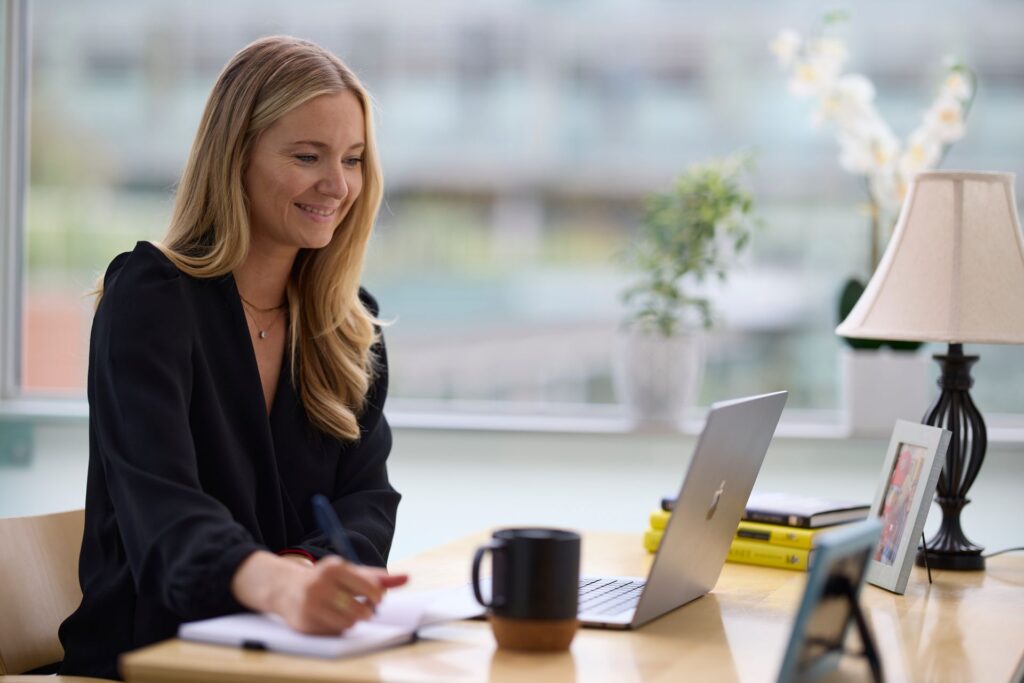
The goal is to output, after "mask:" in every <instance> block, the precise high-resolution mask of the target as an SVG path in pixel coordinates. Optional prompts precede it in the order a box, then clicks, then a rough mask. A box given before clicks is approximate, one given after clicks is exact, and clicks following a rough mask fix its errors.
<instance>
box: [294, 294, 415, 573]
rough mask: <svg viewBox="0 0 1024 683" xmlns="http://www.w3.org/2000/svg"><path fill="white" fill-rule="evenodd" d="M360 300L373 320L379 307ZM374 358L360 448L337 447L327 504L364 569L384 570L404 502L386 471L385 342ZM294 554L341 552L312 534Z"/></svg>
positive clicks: (388, 440)
mask: <svg viewBox="0 0 1024 683" xmlns="http://www.w3.org/2000/svg"><path fill="white" fill-rule="evenodd" d="M360 294H361V296H362V298H363V302H364V304H365V305H366V306H367V308H368V309H369V310H370V312H371V313H372V314H373V315H375V316H376V315H377V302H376V301H375V300H374V299H373V297H371V296H370V295H369V294H367V293H366V292H365V291H361V292H360ZM374 352H375V354H376V356H377V374H376V377H375V378H374V381H373V384H372V385H371V387H370V390H369V392H368V393H367V396H366V408H365V410H364V412H363V415H362V416H361V417H360V419H359V423H360V425H361V431H362V435H361V437H360V439H359V441H358V442H356V443H350V444H343V445H342V446H341V449H340V454H339V457H340V458H341V460H340V462H339V463H338V468H337V475H336V477H335V481H334V494H333V496H332V497H331V503H332V505H333V506H334V510H335V511H336V512H337V513H338V518H339V519H340V520H341V522H342V524H343V525H344V526H345V530H346V531H347V532H348V535H349V540H350V541H351V542H352V547H353V548H354V549H355V551H356V554H358V555H359V559H360V560H361V561H362V562H363V563H364V564H369V565H375V566H378V567H383V566H384V565H385V564H386V563H387V559H388V554H389V552H390V551H391V540H392V538H393V536H394V533H395V519H396V515H397V512H398V503H399V501H400V500H401V498H402V496H401V495H400V494H399V493H398V492H397V491H396V490H395V489H394V488H393V487H392V486H391V482H390V480H389V479H388V471H387V459H388V455H389V454H390V453H391V427H390V426H389V425H388V422H387V419H386V418H385V417H384V400H385V398H386V397H387V391H388V362H387V351H386V349H385V347H384V340H383V337H381V341H380V342H379V343H378V344H377V346H375V347H374ZM295 548H296V549H298V550H302V551H305V552H307V553H309V554H310V555H312V556H313V557H315V558H318V559H319V558H321V557H323V556H325V555H327V554H329V553H338V552H339V550H338V549H336V548H334V547H333V546H332V545H331V543H330V541H328V540H327V538H326V537H325V536H324V535H323V534H322V533H319V532H314V533H311V534H310V535H309V536H307V537H306V538H305V539H303V542H302V543H301V544H299V545H298V546H295Z"/></svg>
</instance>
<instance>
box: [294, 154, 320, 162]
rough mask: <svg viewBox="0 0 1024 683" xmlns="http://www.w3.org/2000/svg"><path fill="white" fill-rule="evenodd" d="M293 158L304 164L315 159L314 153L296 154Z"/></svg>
mask: <svg viewBox="0 0 1024 683" xmlns="http://www.w3.org/2000/svg"><path fill="white" fill-rule="evenodd" d="M295 158H296V159H298V160H299V161H301V162H302V163H304V164H312V163H314V162H315V161H316V155H315V154H296V155H295Z"/></svg>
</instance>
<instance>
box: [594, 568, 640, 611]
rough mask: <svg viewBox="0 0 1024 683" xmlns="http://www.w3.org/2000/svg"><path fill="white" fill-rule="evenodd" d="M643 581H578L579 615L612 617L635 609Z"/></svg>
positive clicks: (599, 579) (601, 579) (598, 579)
mask: <svg viewBox="0 0 1024 683" xmlns="http://www.w3.org/2000/svg"><path fill="white" fill-rule="evenodd" d="M645 583H646V582H645V581H629V580H622V579H603V578H599V577H597V578H585V579H580V593H579V602H580V608H579V611H580V613H581V614H582V613H584V612H588V613H590V614H604V615H608V616H613V615H616V614H620V613H622V612H625V611H626V610H629V609H633V608H634V607H636V603H637V602H638V601H639V600H640V594H641V593H642V592H643V588H644V584H645Z"/></svg>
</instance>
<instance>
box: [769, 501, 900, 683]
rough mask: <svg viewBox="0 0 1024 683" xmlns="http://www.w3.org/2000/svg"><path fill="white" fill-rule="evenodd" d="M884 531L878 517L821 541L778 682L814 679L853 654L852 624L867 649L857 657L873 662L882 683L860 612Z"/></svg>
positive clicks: (826, 535)
mask: <svg viewBox="0 0 1024 683" xmlns="http://www.w3.org/2000/svg"><path fill="white" fill-rule="evenodd" d="M881 529H882V527H881V523H880V521H879V520H878V519H873V518H869V519H866V520H864V521H862V522H855V523H851V524H844V525H842V526H839V527H836V528H835V529H834V530H830V531H825V532H823V533H822V534H821V535H820V536H819V537H818V539H817V545H816V546H815V550H814V552H815V553H816V554H815V557H814V562H813V563H811V567H810V570H809V571H808V574H807V584H806V587H805V588H804V594H803V598H802V599H801V600H800V607H799V608H798V609H797V612H796V617H795V618H794V620H793V627H792V629H791V630H790V635H789V641H788V643H787V644H786V650H785V652H784V654H783V657H782V666H781V667H780V668H779V675H778V678H777V679H776V680H777V683H798V682H801V683H802V682H804V681H812V680H814V679H816V678H818V677H820V676H823V675H825V674H826V673H828V672H829V671H831V670H832V669H834V668H836V666H838V664H839V660H840V658H841V657H842V656H843V655H845V654H848V653H847V651H846V648H845V642H846V634H847V631H848V630H849V627H850V624H851V622H852V623H853V624H855V625H856V627H857V631H858V633H859V635H860V640H861V645H862V648H863V651H862V652H857V653H855V654H857V655H861V656H863V657H864V658H865V659H867V661H868V666H869V667H870V669H871V677H872V679H873V680H874V681H877V682H879V683H880V682H881V680H882V662H881V659H880V658H879V656H878V649H877V647H876V646H875V639H874V635H873V634H872V632H871V630H870V628H869V626H868V623H867V620H866V619H865V618H864V612H863V611H862V610H861V608H860V589H861V587H862V586H863V585H864V578H865V576H866V575H867V568H868V563H869V562H870V558H871V556H872V555H873V554H874V551H875V547H876V546H877V545H878V538H879V534H880V532H881Z"/></svg>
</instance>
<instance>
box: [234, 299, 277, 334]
mask: <svg viewBox="0 0 1024 683" xmlns="http://www.w3.org/2000/svg"><path fill="white" fill-rule="evenodd" d="M239 296H241V295H239ZM242 303H246V304H247V303H249V302H248V301H246V300H245V299H242ZM249 305H252V304H249ZM253 308H256V307H255V306H253ZM256 310H260V309H258V308H256ZM269 311H277V314H276V315H275V316H274V319H273V320H271V321H270V324H269V325H267V326H266V327H265V328H261V327H260V326H259V323H257V322H256V318H254V317H253V316H252V315H251V314H250V313H249V310H248V309H247V308H246V307H245V306H242V312H243V313H245V317H246V318H248V319H249V322H251V323H252V326H253V327H255V328H256V337H257V339H259V340H260V341H263V340H264V339H266V338H267V333H268V332H270V330H272V329H273V328H274V325H276V324H277V321H278V319H279V318H282V317H283V315H284V306H283V305H281V306H275V307H274V308H268V309H266V311H264V312H269Z"/></svg>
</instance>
